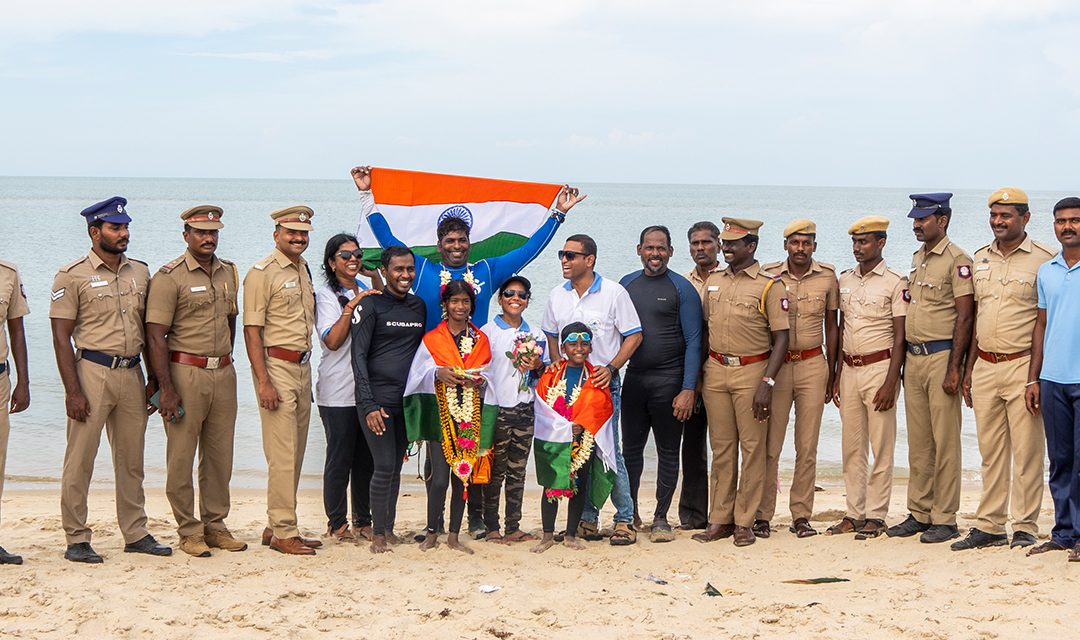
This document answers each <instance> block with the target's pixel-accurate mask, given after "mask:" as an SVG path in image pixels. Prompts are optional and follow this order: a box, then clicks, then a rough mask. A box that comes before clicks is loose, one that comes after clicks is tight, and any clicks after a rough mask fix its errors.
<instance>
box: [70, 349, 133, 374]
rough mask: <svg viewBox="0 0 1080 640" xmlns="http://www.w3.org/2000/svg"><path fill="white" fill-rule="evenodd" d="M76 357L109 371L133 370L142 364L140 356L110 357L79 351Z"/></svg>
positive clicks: (105, 354)
mask: <svg viewBox="0 0 1080 640" xmlns="http://www.w3.org/2000/svg"><path fill="white" fill-rule="evenodd" d="M78 356H79V357H80V358H82V359H83V360H89V361H90V362H93V363H94V364H100V365H101V366H103V367H108V368H110V369H134V368H135V367H137V366H139V363H140V362H142V357H141V356H110V355H109V354H107V353H102V352H100V351H89V350H87V349H80V350H79V353H78Z"/></svg>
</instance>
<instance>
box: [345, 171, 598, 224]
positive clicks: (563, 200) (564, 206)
mask: <svg viewBox="0 0 1080 640" xmlns="http://www.w3.org/2000/svg"><path fill="white" fill-rule="evenodd" d="M358 168H359V167H358ZM355 170H356V169H353V171H355ZM579 193H580V192H579V191H578V189H577V187H571V186H570V185H563V188H562V191H560V192H559V197H558V199H557V200H556V204H555V208H556V209H558V210H559V211H561V212H563V213H566V212H568V211H570V209H572V208H573V207H574V205H575V204H577V203H579V202H581V201H582V200H584V199H585V198H587V197H589V196H588V194H584V193H581V194H580V195H579Z"/></svg>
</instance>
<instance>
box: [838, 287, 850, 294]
mask: <svg viewBox="0 0 1080 640" xmlns="http://www.w3.org/2000/svg"><path fill="white" fill-rule="evenodd" d="M840 293H851V289H847V288H844V289H840Z"/></svg>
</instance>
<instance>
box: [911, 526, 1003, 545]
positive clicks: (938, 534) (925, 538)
mask: <svg viewBox="0 0 1080 640" xmlns="http://www.w3.org/2000/svg"><path fill="white" fill-rule="evenodd" d="M986 535H989V534H986ZM959 537H960V530H959V529H957V528H956V525H954V524H935V525H931V526H930V528H929V529H927V530H926V532H925V533H923V534H922V535H921V536H919V542H925V543H927V544H934V543H937V542H945V541H946V540H952V539H953V538H959ZM1001 537H1002V538H1004V537H1005V536H1001Z"/></svg>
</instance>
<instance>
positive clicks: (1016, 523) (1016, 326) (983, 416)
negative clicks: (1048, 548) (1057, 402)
mask: <svg viewBox="0 0 1080 640" xmlns="http://www.w3.org/2000/svg"><path fill="white" fill-rule="evenodd" d="M988 204H989V206H990V229H991V231H993V232H994V241H993V242H991V243H990V244H988V245H986V246H985V247H982V248H980V249H979V250H978V251H976V252H975V269H974V276H973V277H972V281H973V283H974V285H975V338H974V339H973V340H972V341H971V349H970V350H969V352H968V361H967V374H966V375H965V376H964V386H963V390H964V399H965V401H966V402H967V404H968V406H969V407H973V408H974V409H975V425H976V428H977V432H978V436H979V453H981V454H982V487H983V488H982V499H981V500H979V509H978V511H977V512H976V524H975V527H974V528H972V529H971V532H970V533H969V534H968V536H967V537H966V538H964V539H963V540H958V541H956V542H954V543H953V544H952V549H953V550H954V551H960V550H963V549H976V548H979V547H994V546H999V545H1004V544H1008V542H1009V540H1008V537H1007V536H1006V533H1005V521H1006V520H1007V518H1008V515H1009V511H1010V504H1009V503H1010V492H1011V494H1012V504H1011V507H1012V508H1011V511H1012V521H1013V539H1012V544H1011V545H1010V546H1011V547H1029V546H1031V545H1034V544H1035V534H1037V533H1038V532H1039V526H1038V524H1037V521H1038V519H1039V509H1040V508H1041V506H1042V495H1043V458H1044V457H1045V456H1046V441H1045V440H1044V432H1043V421H1042V416H1041V415H1032V414H1031V413H1029V412H1028V411H1027V407H1026V406H1025V404H1024V391H1025V389H1026V384H1027V380H1028V365H1029V364H1030V361H1031V331H1032V329H1033V328H1034V326H1035V316H1036V315H1037V314H1038V301H1039V300H1038V297H1039V296H1038V291H1037V290H1036V288H1035V274H1036V273H1037V272H1038V270H1039V266H1040V265H1041V264H1043V263H1044V262H1048V261H1049V260H1050V259H1051V258H1053V257H1054V255H1056V253H1057V252H1056V251H1055V250H1054V249H1052V248H1051V247H1049V246H1047V245H1044V244H1042V243H1040V242H1036V241H1034V240H1032V239H1031V238H1030V237H1028V235H1027V232H1026V231H1025V230H1024V229H1025V227H1026V226H1027V223H1028V220H1030V219H1031V213H1030V212H1029V211H1028V197H1027V194H1026V193H1024V192H1023V191H1022V190H1020V189H1017V188H1016V187H1003V188H1001V189H998V190H997V191H995V192H994V193H992V194H991V195H990V198H989V201H988ZM1010 477H1011V481H1010ZM1010 485H1011V486H1010Z"/></svg>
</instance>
